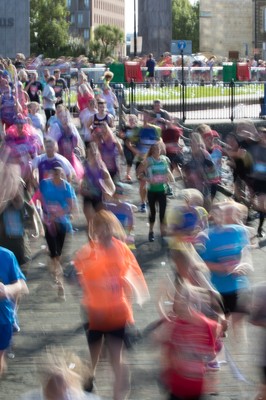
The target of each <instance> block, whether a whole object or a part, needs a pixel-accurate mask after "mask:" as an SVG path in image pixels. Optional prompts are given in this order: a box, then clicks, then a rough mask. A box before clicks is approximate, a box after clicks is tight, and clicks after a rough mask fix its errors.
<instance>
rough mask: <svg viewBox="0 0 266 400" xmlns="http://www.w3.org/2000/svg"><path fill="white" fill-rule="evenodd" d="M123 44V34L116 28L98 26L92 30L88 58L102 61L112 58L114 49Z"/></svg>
mask: <svg viewBox="0 0 266 400" xmlns="http://www.w3.org/2000/svg"><path fill="white" fill-rule="evenodd" d="M123 42H124V32H123V31H122V30H121V29H119V28H118V27H117V26H113V25H99V26H97V27H96V28H95V29H94V39H93V40H91V41H90V43H89V58H90V59H91V60H92V61H104V60H105V59H106V57H110V56H114V51H115V49H116V47H117V46H118V45H120V44H122V43H123Z"/></svg>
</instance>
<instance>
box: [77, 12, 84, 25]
mask: <svg viewBox="0 0 266 400" xmlns="http://www.w3.org/2000/svg"><path fill="white" fill-rule="evenodd" d="M78 24H79V25H81V24H83V14H82V13H78Z"/></svg>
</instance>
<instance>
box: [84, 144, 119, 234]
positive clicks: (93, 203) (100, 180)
mask: <svg viewBox="0 0 266 400" xmlns="http://www.w3.org/2000/svg"><path fill="white" fill-rule="evenodd" d="M86 152H87V154H86V155H87V157H86V160H85V161H84V164H83V167H84V176H83V179H82V182H81V185H80V194H81V195H82V196H83V212H84V214H85V218H86V220H87V223H88V227H89V226H90V223H91V220H92V218H93V216H94V214H95V212H97V211H99V210H101V209H103V208H104V206H103V200H104V199H105V197H106V196H109V197H112V195H113V194H114V192H115V185H114V183H113V181H112V178H111V176H110V174H109V172H108V169H107V167H106V165H105V163H104V162H103V160H102V157H101V154H100V152H99V149H98V146H97V144H96V143H95V142H89V143H88V146H87V149H86Z"/></svg>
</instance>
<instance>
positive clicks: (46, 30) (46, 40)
mask: <svg viewBox="0 0 266 400" xmlns="http://www.w3.org/2000/svg"><path fill="white" fill-rule="evenodd" d="M68 15H69V12H68V10H67V6H66V1H65V0H56V1H54V0H31V2H30V38H31V52H32V53H37V54H40V53H41V54H44V55H45V56H50V57H53V56H56V55H59V54H60V49H61V48H63V47H65V46H66V45H67V43H68V27H69V22H68V21H67V17H68Z"/></svg>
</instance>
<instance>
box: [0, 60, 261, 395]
mask: <svg viewBox="0 0 266 400" xmlns="http://www.w3.org/2000/svg"><path fill="white" fill-rule="evenodd" d="M17 68H18V70H16V66H14V65H13V64H12V63H11V62H10V60H1V62H0V116H1V123H2V132H1V151H0V187H1V191H0V246H2V247H0V259H1V267H0V375H3V377H4V374H5V373H8V371H7V363H6V353H7V351H8V349H9V348H10V345H11V340H12V336H13V333H14V332H18V331H19V330H20V327H19V323H18V320H17V313H18V312H19V311H18V306H19V303H20V301H21V296H22V295H24V294H27V293H28V288H27V284H26V275H27V272H28V268H29V265H30V260H31V246H30V241H29V237H28V231H29V230H31V231H33V232H34V236H35V237H36V238H38V236H40V235H44V236H45V239H46V242H47V248H48V251H49V256H50V262H49V265H48V266H47V267H48V268H49V271H50V273H51V279H53V280H54V282H55V284H56V290H57V296H58V300H59V301H65V300H66V295H65V283H64V274H63V272H64V271H63V267H62V262H61V261H62V252H63V248H64V243H65V238H66V235H68V234H70V233H71V232H72V230H73V215H75V213H77V212H79V211H78V210H79V204H80V203H81V204H82V206H83V213H84V223H86V225H87V228H88V242H87V244H86V245H85V246H83V247H82V248H81V249H80V250H78V252H77V253H76V254H75V255H74V257H73V265H74V271H75V274H76V275H77V277H78V281H79V284H80V287H81V290H82V293H83V299H82V308H83V310H84V315H85V316H86V322H85V323H84V329H85V333H86V337H87V341H88V346H89V350H90V356H91V360H90V361H91V365H90V368H85V366H82V365H80V367H79V369H76V370H71V369H69V362H68V360H67V359H66V358H67V357H66V355H65V354H64V355H63V354H61V353H60V354H57V353H56V352H53V354H48V355H47V356H48V358H49V362H50V364H49V365H50V367H49V368H47V369H46V370H45V371H43V380H42V389H40V390H39V391H37V392H36V391H34V392H32V393H28V394H26V395H25V396H24V397H23V398H24V399H45V400H56V399H60V400H61V399H83V398H84V399H86V398H88V399H97V396H96V395H95V394H94V393H93V391H94V378H95V373H96V367H97V364H98V361H99V356H100V353H101V351H102V347H103V344H104V343H105V345H106V347H107V349H108V351H109V355H110V362H111V365H112V368H113V372H114V385H113V399H114V400H123V399H126V398H127V397H128V396H129V393H130V371H129V369H128V366H127V365H126V364H125V363H124V360H123V353H124V345H125V343H128V342H129V341H131V342H137V341H138V340H139V338H140V337H141V333H138V334H136V335H135V336H134V337H132V336H133V334H130V330H132V331H133V327H134V316H133V311H132V304H133V302H137V303H138V304H143V303H144V302H145V301H147V300H148V299H149V289H148V287H147V284H146V282H145V278H144V275H143V273H142V271H141V268H140V266H139V265H138V263H137V260H136V258H135V257H134V254H133V253H134V249H135V242H134V231H135V230H137V229H138V227H137V226H135V218H134V213H135V212H139V213H142V214H143V218H146V217H145V215H147V218H148V223H149V229H148V231H147V240H148V241H149V242H150V243H153V242H155V241H157V240H160V241H161V245H162V246H165V247H166V246H167V247H168V249H169V255H170V258H171V262H172V264H173V266H174V268H173V276H172V279H169V277H168V278H167V279H166V281H165V283H164V284H162V289H161V293H160V295H159V300H158V310H159V313H160V319H159V320H158V322H157V323H156V324H153V325H151V327H149V328H148V329H147V332H149V334H151V332H152V335H153V340H154V341H155V342H156V343H158V345H159V346H160V347H161V350H162V363H161V376H160V380H161V384H162V386H163V387H164V388H165V392H166V398H167V399H168V400H196V399H200V398H202V396H203V395H204V394H205V393H208V392H210V382H208V374H207V373H206V371H208V370H219V353H220V352H221V351H222V348H223V341H224V338H225V337H226V336H227V334H230V335H235V337H237V335H239V332H240V328H241V329H242V325H244V323H245V320H246V319H247V316H248V315H249V319H250V321H251V322H252V323H253V324H256V325H259V326H264V325H265V310H264V308H265V305H264V299H265V293H266V287H265V286H264V285H260V286H259V287H257V288H255V290H254V291H253V292H251V291H250V284H249V277H248V276H249V273H251V272H252V270H253V267H252V254H251V253H252V247H254V246H256V240H260V238H262V237H263V235H264V232H263V222H264V216H265V209H266V151H265V149H266V128H260V129H259V130H257V129H256V128H255V126H254V125H253V124H252V123H251V122H248V121H245V122H243V123H239V124H238V125H237V127H236V131H235V132H234V133H230V134H228V135H227V136H226V138H225V139H224V140H222V139H223V138H221V137H220V135H219V133H218V132H217V131H215V130H213V129H211V127H210V126H209V125H206V124H201V125H200V126H198V127H197V128H196V129H195V130H194V131H193V132H189V133H188V132H187V131H186V130H185V132H184V129H183V127H182V126H180V125H179V123H178V121H174V120H173V119H172V118H171V115H170V114H169V113H168V112H167V111H166V110H164V109H163V104H162V103H161V101H160V100H157V99H155V100H154V103H153V106H152V108H151V109H149V110H148V109H147V110H144V111H143V113H142V115H141V116H140V115H133V114H130V115H125V116H124V124H123V126H118V124H117V121H116V118H115V108H116V107H117V99H116V97H115V94H114V93H113V91H112V89H111V87H110V82H111V80H112V76H113V75H112V73H110V72H109V71H107V72H106V73H105V75H104V80H103V84H102V88H101V89H99V88H97V91H96V92H95V91H94V90H93V88H92V87H91V86H90V84H89V83H88V80H87V77H86V75H84V74H83V73H82V72H81V73H80V74H79V84H78V96H77V107H78V110H79V122H78V124H77V120H74V119H73V118H72V116H71V114H70V112H69V110H68V109H67V107H66V105H65V104H64V103H63V92H64V91H67V90H68V89H67V85H66V83H65V82H64V80H63V79H62V78H61V77H60V71H59V70H55V71H54V75H50V73H48V71H47V76H45V75H44V77H45V79H46V81H45V82H40V81H38V76H37V74H36V73H35V72H34V73H32V74H31V76H30V77H29V76H27V72H26V71H25V69H23V68H21V65H17ZM151 78H152V77H151ZM77 126H78V127H79V129H77ZM223 163H226V164H227V166H229V167H230V171H231V174H232V179H233V184H232V188H231V192H232V193H228V189H226V190H224V188H223V176H222V171H223ZM136 182H137V185H138V189H139V204H136V205H133V204H131V203H129V202H128V201H126V200H125V197H126V191H127V190H126V188H127V187H129V185H131V184H133V185H135V184H136ZM176 182H179V187H180V189H179V191H178V193H177V189H176ZM181 187H182V189H181ZM221 191H224V192H226V193H227V195H228V196H229V197H230V198H227V200H226V201H224V200H223V201H221V197H220V195H219V192H221ZM175 197H178V201H176V200H175ZM169 198H173V200H171V202H169ZM254 212H256V213H258V217H259V223H258V225H257V226H256V229H255V230H254V229H252V228H250V227H248V226H247V225H248V222H249V220H250V218H251V213H252V214H254ZM157 214H158V215H157ZM156 218H157V219H158V221H159V227H160V230H159V232H156V229H155V227H156V225H155V222H156ZM166 304H167V307H166V306H165V305H166ZM169 304H170V305H171V306H170V308H169ZM229 321H230V327H232V329H231V328H230V329H229V328H228V326H229ZM151 322H152V321H151ZM228 332H229V333H228ZM241 332H242V334H243V331H242V330H241ZM78 364H79V363H78V362H77V361H76V362H75V365H78ZM46 365H47V363H46ZM261 375H262V377H261V383H262V385H261V389H260V394H259V397H258V398H260V399H264V398H266V397H265V396H266V386H265V382H266V360H264V364H263V365H262V367H261ZM98 384H100V382H99V383H98Z"/></svg>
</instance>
